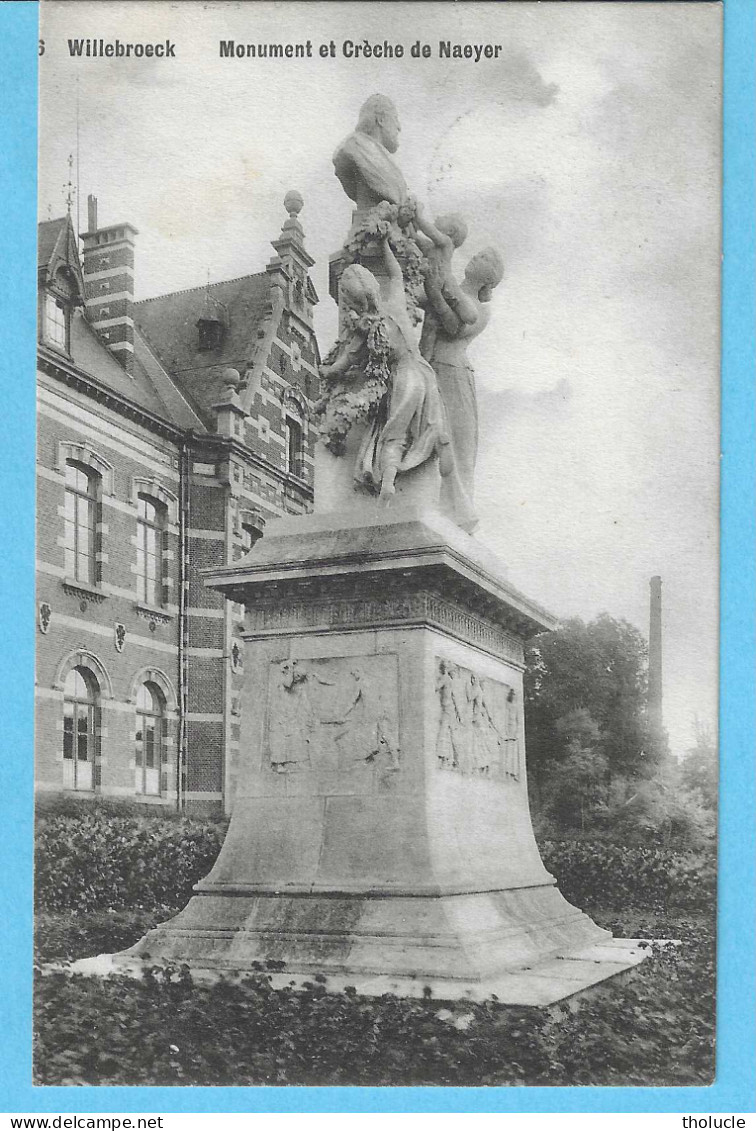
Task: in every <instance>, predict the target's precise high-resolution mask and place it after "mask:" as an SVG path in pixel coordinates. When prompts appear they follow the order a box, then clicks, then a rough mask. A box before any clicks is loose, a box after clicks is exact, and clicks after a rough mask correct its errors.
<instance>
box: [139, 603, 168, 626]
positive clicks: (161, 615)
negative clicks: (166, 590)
mask: <svg viewBox="0 0 756 1131" xmlns="http://www.w3.org/2000/svg"><path fill="white" fill-rule="evenodd" d="M135 607H136V612H137V616H139V617H141V618H142V620H146V621H149V622H150V628H152V627H153V626H154V625H158V624H170V622H171V621H172V620H173V616H172V615H171V613H168V612H164V611H163V610H162V609H156V608H155V607H154V606H153V605H143V604H140V603H137V605H136V606H135Z"/></svg>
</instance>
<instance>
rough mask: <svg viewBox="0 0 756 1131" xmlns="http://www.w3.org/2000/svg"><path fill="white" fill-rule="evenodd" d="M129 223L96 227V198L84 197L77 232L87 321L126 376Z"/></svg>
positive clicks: (130, 348) (130, 352) (130, 328)
mask: <svg viewBox="0 0 756 1131" xmlns="http://www.w3.org/2000/svg"><path fill="white" fill-rule="evenodd" d="M136 235H138V232H137V230H136V228H135V227H133V225H131V224H111V225H109V226H108V227H105V228H98V226H97V197H96V196H92V195H90V196H88V197H87V231H86V232H82V233H81V239H82V245H83V249H82V267H83V272H84V300H85V306H86V311H87V318H88V319H89V322H90V324H91V325H92V326H94V327H95V329H96V330H97V332H98V334H99V335H100V337H101V338H102V339H103V341H104V342H105V344H106V345H107V347H108V349H109V350H110V351H111V353H112V354H113V356H114V357H116V358H117V359H118V361H120V363H121V365H122V366H123V367H124V369H125V370H126V372H127V373H133V371H134V309H133V307H134V237H135V236H136Z"/></svg>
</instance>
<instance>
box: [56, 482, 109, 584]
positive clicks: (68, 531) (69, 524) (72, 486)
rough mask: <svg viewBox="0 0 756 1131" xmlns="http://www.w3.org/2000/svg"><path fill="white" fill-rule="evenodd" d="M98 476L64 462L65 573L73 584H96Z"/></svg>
mask: <svg viewBox="0 0 756 1131" xmlns="http://www.w3.org/2000/svg"><path fill="white" fill-rule="evenodd" d="M99 479H100V477H99V476H98V475H97V473H96V472H93V471H90V470H89V469H88V468H86V467H84V465H83V464H80V463H77V462H76V461H74V460H66V489H65V520H64V535H63V538H64V541H63V545H64V554H65V570H66V574H67V575H68V576H69V577H71V578H73V579H74V580H75V581H86V582H88V583H89V584H90V585H94V584H95V583H96V581H97V559H96V555H95V535H96V531H97V506H98V488H99Z"/></svg>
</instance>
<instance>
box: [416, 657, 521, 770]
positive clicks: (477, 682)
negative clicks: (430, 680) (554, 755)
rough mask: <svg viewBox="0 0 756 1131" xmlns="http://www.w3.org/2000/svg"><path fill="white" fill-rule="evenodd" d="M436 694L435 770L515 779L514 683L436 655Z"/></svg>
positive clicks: (517, 750)
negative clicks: (477, 672)
mask: <svg viewBox="0 0 756 1131" xmlns="http://www.w3.org/2000/svg"><path fill="white" fill-rule="evenodd" d="M436 698H437V700H438V730H437V732H436V756H437V758H438V766H439V769H441V770H448V771H451V772H453V773H458V774H462V775H464V776H468V777H469V776H472V775H477V776H478V777H488V778H499V779H501V778H512V779H514V780H515V781H519V779H520V761H521V759H520V720H519V705H518V702H517V693H516V692H515V690H514V688H512V687H509V686H508V685H507V684H505V683H499V682H498V681H497V680H493V679H489V678H483V677H481V676H479V675H476V674H475V672H472V671H470V670H469V669H468V668H463V667H460V666H459V665H458V664H453V663H451V662H450V661H449V660H439V661H438V664H437V673H436Z"/></svg>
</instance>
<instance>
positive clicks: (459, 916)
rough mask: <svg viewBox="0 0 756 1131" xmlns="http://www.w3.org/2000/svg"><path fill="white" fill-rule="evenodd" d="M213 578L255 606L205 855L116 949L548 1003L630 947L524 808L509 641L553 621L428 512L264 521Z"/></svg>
mask: <svg viewBox="0 0 756 1131" xmlns="http://www.w3.org/2000/svg"><path fill="white" fill-rule="evenodd" d="M207 582H208V584H210V585H212V586H213V587H215V588H219V589H221V590H222V591H223V592H224V593H225V594H226V595H227V596H228V597H229V598H231V599H233V600H235V601H243V602H244V603H245V605H246V608H247V622H246V634H245V640H246V646H245V661H244V662H245V691H244V695H243V702H242V720H243V721H242V738H241V748H240V758H239V763H240V771H239V780H238V785H237V792H236V799H235V804H234V810H233V817H232V820H231V824H230V827H229V830H228V834H227V837H226V841H225V843H224V845H223V849H222V851H221V853H220V856H219V858H218V861H217V863H216V865H215V867H214V868H213V870H212V871H211V873H210V874H209V875H208V876H207V878H206V879H204V880H202V881H201V882H200V883H199V884H198V885H197V887H196V889H195V890H196V895H195V896H194V897H193V898H192V899H191V901H190V903H189V904H188V906H187V907H186V908H185V909H184V910H183V911H182V912H181V913H180V914H179V915H178V916H176V918H174V919H172V920H171V921H170V922H168V923H165V924H163V925H161V926H159V927H157V928H156V929H155V930H153V931H151V932H150V933H149V934H148V935H147V936H146V937H145V938H144V939H143V940H142V941H141V942H140V943H139V944H137V946H136V947H134V948H132V949H131V951H127V952H125V954H123V955H120V956H115V962H116V964H120V965H121V966H129V965H131V966H132V967H133V966H134V965H135V964H136V963H139V962H140V961H144V960H149V961H150V962H155V961H170V962H186V963H188V964H189V965H190V966H191V967H192V968H193V969H194V970H195V971H197V972H198V973H202V972H208V971H209V972H212V971H215V972H225V973H228V974H243V973H244V972H246V971H250V970H251V969H253V964H254V963H265V962H266V961H270V960H279V961H282V962H284V963H285V973H284V974H283V975H281V977H282V978H283V979H284V981H288V980H290V979H292V978H293V979H295V980H296V978H297V977H299V978H301V977H303V976H307V975H310V976H311V975H312V974H315V973H318V972H322V973H323V974H325V975H326V976H327V978H328V979H329V983H330V984H332V985H334V986H343V985H350V984H351V985H355V986H357V988H358V990H361V991H362V992H367V993H382V992H385V991H387V990H393V991H394V992H398V993H404V994H413V993H415V994H419V993H422V991H423V988H424V987H425V986H430V987H431V989H432V990H433V992H434V996H436V997H442V998H456V997H463V996H468V995H472V996H488V995H489V994H491V993H495V994H496V995H497V996H498V997H499V999H500V1000H501V1001H512V1002H518V1003H523V1004H525V1003H529V1004H545V1003H547V1002H550V1001H554V1000H558V999H559V998H563V997H566V996H568V995H569V994H571V993H574V992H576V991H577V990H579V989H582V988H584V987H585V986H588V985H592V984H594V983H596V982H598V981H600V980H602V979H603V978H606V977H607V976H609V975H610V974H614V973H617V972H619V971H621V970H623V969H626V968H627V967H628V966H630V965H633V964H634V962H635V961H638V960H639V957H640V955H639V953H637V952H635V951H633V950H632V949H631V948H629V944H623V943H621V942H617V941H616V940H611V938H610V937H609V936H608V934H607V933H606V932H605V931H603V930H601V929H599V928H598V927H597V926H596V925H595V924H594V923H593V922H592V921H591V920H590V919H589V918H588V917H587V916H586V915H584V914H582V913H581V912H580V911H579V910H577V909H576V908H574V907H572V906H571V905H570V904H568V903H567V902H566V901H565V900H564V899H563V897H562V896H561V895H560V893H559V891H558V890H557V888H556V886H555V881H554V879H553V877H552V876H551V875H549V873H548V872H547V871H546V869H545V868H544V866H543V863H542V862H541V859H540V856H539V853H538V848H537V846H536V843H535V840H534V837H533V832H532V827H531V822H530V815H529V810H528V799H527V787H526V765H525V742H524V720H523V709H522V667H523V641H524V640H525V639H526V638H527V637H528V636H530V635H532V634H534V633H535V632H538V631H541V630H542V629H545V628H549V627H551V626H552V624H553V622H552V620H551V618H550V617H549V616H548V615H547V614H546V613H544V612H543V611H542V610H541V609H539V608H538V607H537V606H536V605H534V604H533V603H532V602H531V601H529V600H527V598H525V597H524V596H522V594H520V593H518V592H516V591H515V590H514V589H513V588H512V587H511V586H509V585H508V583H507V582H506V579H505V574H504V571H503V570H502V568H501V566H500V564H499V563H498V562H497V560H496V559H495V558H494V557H493V556H492V555H491V554H489V553H488V552H487V551H485V549H483V548H482V547H481V546H480V545H479V544H478V543H477V542H476V541H475V540H474V539H473V538H471V537H470V536H468V535H466V534H464V533H463V532H461V531H460V530H459V529H458V528H457V527H456V526H454V525H453V524H452V523H451V522H449V521H448V520H446V519H444V518H443V517H441V516H440V515H439V514H438V513H437V512H434V511H430V510H427V509H423V508H420V507H417V506H413V505H410V504H407V503H402V502H401V501H399V502H397V503H396V504H395V505H394V506H393V507H391V508H389V510H388V511H384V512H378V511H376V510H375V509H372V508H360V507H359V506H357V507H356V508H353V509H352V510H351V511H340V512H339V513H338V514H336V513H323V514H313V515H307V516H298V517H293V518H291V519H283V520H279V521H277V522H271V523H270V524H269V525H268V527H267V528H266V533H265V537H264V538H263V539H261V541H260V542H259V543H258V544H257V545H256V546H255V547H254V548H253V550H252V551H251V552H250V554H249V555H248V556H247V557H246V558H245V559H243V560H242V561H240V562H238V563H236V564H234V565H232V566H229V567H227V568H224V569H218V570H215V571H212V572H210V573H209V575H208V578H207Z"/></svg>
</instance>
